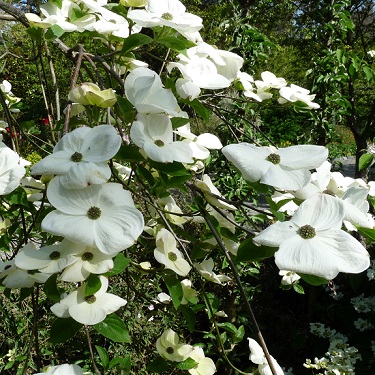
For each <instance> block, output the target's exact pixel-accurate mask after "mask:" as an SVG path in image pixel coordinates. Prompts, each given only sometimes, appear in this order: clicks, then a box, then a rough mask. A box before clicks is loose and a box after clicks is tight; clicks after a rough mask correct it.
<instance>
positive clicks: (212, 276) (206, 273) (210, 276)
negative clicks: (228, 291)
mask: <svg viewBox="0 0 375 375" xmlns="http://www.w3.org/2000/svg"><path fill="white" fill-rule="evenodd" d="M194 267H195V268H196V269H197V270H198V271H199V273H200V274H201V275H202V276H203V277H204V278H205V279H206V280H207V281H211V282H213V283H216V284H223V283H226V282H228V281H231V278H230V277H228V276H225V275H218V274H216V273H214V272H213V269H214V261H213V259H212V258H209V259H206V260H204V261H203V262H201V263H194Z"/></svg>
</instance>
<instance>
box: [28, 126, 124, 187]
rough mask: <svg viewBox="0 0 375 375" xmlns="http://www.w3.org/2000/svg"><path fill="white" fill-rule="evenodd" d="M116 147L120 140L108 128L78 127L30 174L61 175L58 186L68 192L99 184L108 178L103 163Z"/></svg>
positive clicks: (111, 129)
mask: <svg viewBox="0 0 375 375" xmlns="http://www.w3.org/2000/svg"><path fill="white" fill-rule="evenodd" d="M120 145H121V137H120V136H119V135H118V134H117V132H116V130H115V129H114V128H113V126H111V125H99V126H96V127H95V128H88V127H81V128H78V129H75V130H73V131H72V132H71V133H68V134H66V135H65V136H64V137H63V138H61V140H60V141H59V142H58V143H57V144H56V146H55V147H54V149H53V154H51V155H48V156H46V157H45V158H44V159H42V160H41V161H40V162H38V163H36V164H35V165H34V166H32V167H31V173H32V174H34V175H43V174H48V175H51V174H54V175H59V176H64V178H63V179H62V183H63V184H64V185H65V186H66V187H69V188H72V189H74V188H82V187H85V186H87V185H91V184H103V183H105V182H106V181H107V180H108V179H109V177H110V176H111V170H110V168H109V166H108V165H107V163H106V161H107V160H109V159H111V158H112V157H113V156H115V155H116V153H117V151H118V150H119V148H120Z"/></svg>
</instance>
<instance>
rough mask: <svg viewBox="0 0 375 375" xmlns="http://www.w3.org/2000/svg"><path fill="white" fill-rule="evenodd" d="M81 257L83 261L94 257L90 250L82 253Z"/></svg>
mask: <svg viewBox="0 0 375 375" xmlns="http://www.w3.org/2000/svg"><path fill="white" fill-rule="evenodd" d="M81 258H82V260H83V261H90V260H92V258H94V254H93V253H90V252H87V253H83V254H82V257H81Z"/></svg>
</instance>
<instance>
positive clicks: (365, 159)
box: [358, 154, 374, 171]
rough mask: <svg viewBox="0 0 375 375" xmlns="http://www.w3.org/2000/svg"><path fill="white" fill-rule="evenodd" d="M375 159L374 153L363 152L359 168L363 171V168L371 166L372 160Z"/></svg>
mask: <svg viewBox="0 0 375 375" xmlns="http://www.w3.org/2000/svg"><path fill="white" fill-rule="evenodd" d="M373 161H374V155H373V154H363V155H361V157H360V158H359V163H358V169H359V170H360V171H361V170H362V169H366V168H370V166H371V164H372V162H373Z"/></svg>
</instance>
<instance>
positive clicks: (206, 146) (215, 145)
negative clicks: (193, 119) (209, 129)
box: [175, 124, 223, 160]
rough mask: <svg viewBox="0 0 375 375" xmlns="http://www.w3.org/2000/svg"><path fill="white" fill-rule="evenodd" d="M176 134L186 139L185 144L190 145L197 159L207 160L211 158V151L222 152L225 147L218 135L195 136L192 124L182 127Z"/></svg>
mask: <svg viewBox="0 0 375 375" xmlns="http://www.w3.org/2000/svg"><path fill="white" fill-rule="evenodd" d="M175 133H176V134H178V135H179V136H180V137H182V138H185V140H184V142H186V144H188V145H189V147H190V149H191V151H192V152H193V158H195V159H199V160H204V159H207V158H208V157H209V156H210V151H209V150H220V149H221V148H222V147H223V145H222V144H221V142H220V139H219V138H218V137H216V135H213V134H210V133H203V134H200V135H198V136H196V135H195V134H193V133H192V132H191V131H190V124H186V125H183V126H180V127H179V128H177V129H176V130H175Z"/></svg>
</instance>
